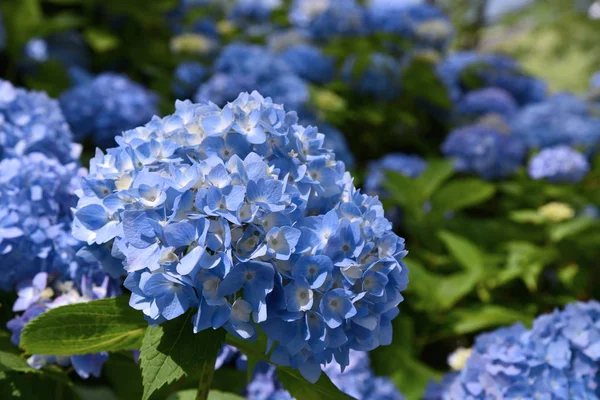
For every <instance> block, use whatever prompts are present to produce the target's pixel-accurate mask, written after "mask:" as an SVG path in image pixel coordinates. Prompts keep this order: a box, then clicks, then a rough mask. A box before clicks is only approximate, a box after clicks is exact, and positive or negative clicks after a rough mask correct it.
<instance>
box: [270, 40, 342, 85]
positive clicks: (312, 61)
mask: <svg viewBox="0 0 600 400" xmlns="http://www.w3.org/2000/svg"><path fill="white" fill-rule="evenodd" d="M281 58H282V59H283V60H284V61H285V62H287V63H288V65H289V66H290V68H291V69H292V70H293V71H294V72H295V73H296V74H297V75H298V76H299V77H300V78H302V79H305V80H307V81H310V82H315V83H321V84H323V83H327V82H330V81H331V80H332V79H333V74H334V60H333V59H332V58H331V57H329V56H327V55H325V54H323V52H322V51H321V50H320V49H319V48H318V47H315V46H312V45H309V44H297V45H293V46H290V47H288V48H287V49H285V50H284V51H283V52H282V53H281Z"/></svg>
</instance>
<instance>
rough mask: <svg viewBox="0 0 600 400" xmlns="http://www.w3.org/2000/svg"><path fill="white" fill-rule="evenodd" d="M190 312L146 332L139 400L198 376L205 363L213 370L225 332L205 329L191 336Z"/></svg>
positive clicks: (141, 361)
mask: <svg viewBox="0 0 600 400" xmlns="http://www.w3.org/2000/svg"><path fill="white" fill-rule="evenodd" d="M192 315H193V313H192V312H188V313H186V314H185V316H181V317H179V318H176V319H174V320H171V321H167V322H165V323H163V324H162V325H158V326H154V327H150V328H148V329H147V330H146V334H145V335H144V340H143V342H142V348H141V349H140V366H141V368H142V383H143V385H144V395H143V397H142V399H143V400H146V399H148V398H149V397H150V395H151V394H152V393H154V392H155V391H156V390H158V389H160V388H161V387H162V386H163V385H165V384H168V383H170V382H173V381H175V380H177V379H180V378H181V377H183V376H185V375H189V374H191V373H195V372H199V371H200V370H202V368H203V367H204V364H205V363H206V362H211V363H212V365H211V367H212V368H214V358H215V357H216V355H217V353H218V351H219V349H220V348H221V346H222V344H223V341H224V337H225V331H224V330H223V329H217V330H213V329H206V330H203V331H201V332H199V333H197V334H194V331H193V328H192V323H191V319H192Z"/></svg>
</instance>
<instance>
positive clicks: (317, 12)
mask: <svg viewBox="0 0 600 400" xmlns="http://www.w3.org/2000/svg"><path fill="white" fill-rule="evenodd" d="M290 21H291V22H292V23H293V24H294V25H296V26H298V27H301V28H304V29H306V31H307V32H308V34H309V35H310V36H311V37H312V38H313V39H315V40H328V39H330V38H332V37H335V36H348V35H356V34H360V33H364V32H366V28H367V25H366V15H365V10H364V8H363V7H362V6H361V5H360V4H358V2H357V1H356V0H295V1H294V3H293V5H292V7H291V9H290Z"/></svg>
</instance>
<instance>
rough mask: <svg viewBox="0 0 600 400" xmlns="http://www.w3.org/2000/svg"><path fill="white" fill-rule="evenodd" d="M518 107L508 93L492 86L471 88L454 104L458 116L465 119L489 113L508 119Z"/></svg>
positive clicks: (472, 118)
mask: <svg viewBox="0 0 600 400" xmlns="http://www.w3.org/2000/svg"><path fill="white" fill-rule="evenodd" d="M518 109H519V106H518V104H517V103H516V102H515V100H514V99H513V98H512V96H511V95H510V93H508V92H507V91H506V90H503V89H498V88H493V87H492V88H484V89H479V90H473V91H471V92H469V93H467V94H466V95H465V96H463V98H461V99H460V101H459V102H458V103H457V104H456V106H455V111H456V113H457V114H458V116H459V118H462V119H466V120H474V119H477V118H480V117H483V116H486V115H489V114H496V115H500V116H501V117H504V118H506V119H508V118H510V117H512V116H513V115H514V114H515V113H516V112H517V111H518Z"/></svg>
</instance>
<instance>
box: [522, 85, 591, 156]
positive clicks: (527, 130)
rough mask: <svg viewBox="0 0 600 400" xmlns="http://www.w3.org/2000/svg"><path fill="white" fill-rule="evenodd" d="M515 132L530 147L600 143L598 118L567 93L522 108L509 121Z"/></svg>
mask: <svg viewBox="0 0 600 400" xmlns="http://www.w3.org/2000/svg"><path fill="white" fill-rule="evenodd" d="M511 125H512V127H513V130H514V132H515V135H518V136H520V137H522V138H523V140H524V141H525V142H526V143H527V144H528V145H529V146H530V147H532V148H544V147H550V146H556V145H568V146H582V147H586V148H593V147H595V146H597V145H598V143H600V119H599V118H597V117H595V116H594V115H593V114H592V112H591V110H590V106H589V105H588V104H586V102H584V101H583V100H581V99H579V98H577V97H575V96H573V95H570V94H564V93H563V94H557V95H555V96H553V97H551V98H549V99H548V100H546V101H544V102H542V103H538V104H532V105H529V106H527V107H525V108H523V109H522V110H521V111H520V112H519V113H518V114H517V115H516V116H515V118H514V119H513V120H512V123H511Z"/></svg>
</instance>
